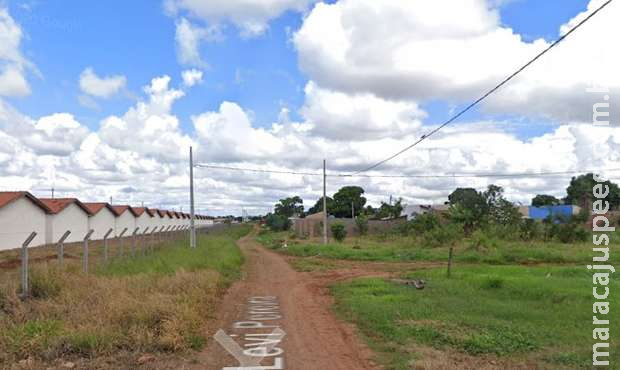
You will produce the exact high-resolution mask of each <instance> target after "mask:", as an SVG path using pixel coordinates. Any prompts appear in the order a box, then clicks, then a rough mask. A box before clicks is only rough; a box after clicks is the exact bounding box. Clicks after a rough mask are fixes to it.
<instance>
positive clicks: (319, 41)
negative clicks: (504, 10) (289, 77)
mask: <svg viewBox="0 0 620 370" xmlns="http://www.w3.org/2000/svg"><path fill="white" fill-rule="evenodd" d="M600 3H602V1H600V0H593V1H592V2H591V4H590V7H589V8H590V10H592V9H593V6H594V5H596V4H600ZM448 8H449V9H450V11H445V10H446V9H448ZM619 16H620V6H619V5H618V4H612V5H610V6H609V7H608V8H607V9H605V11H603V12H602V13H601V14H599V15H597V17H595V18H594V19H592V21H591V22H590V23H588V24H587V25H586V26H584V27H583V29H580V30H579V32H577V33H575V34H574V36H571V38H569V39H567V40H566V41H565V42H564V43H562V44H561V45H560V46H559V47H558V48H557V49H555V50H553V51H552V52H551V53H549V54H548V55H546V56H545V57H544V58H542V59H541V60H540V61H539V62H538V63H536V64H535V65H534V66H533V67H532V68H530V69H528V70H526V72H524V73H523V74H522V76H520V77H519V78H517V79H516V80H515V81H513V82H511V83H510V84H509V85H508V86H506V87H505V88H504V89H503V90H502V91H501V92H500V94H498V95H496V96H495V97H494V98H493V99H490V100H489V102H488V104H487V105H486V107H487V109H489V110H491V111H493V112H498V113H506V112H508V113H516V114H527V115H532V116H543V117H549V118H554V119H561V120H569V119H570V120H581V121H585V116H587V115H588V112H589V111H590V110H591V103H592V99H593V98H591V97H588V96H587V95H586V94H585V92H584V91H585V88H586V86H588V85H590V84H592V83H598V84H603V83H605V84H608V85H610V86H611V87H612V88H616V87H620V75H618V74H617V73H615V71H614V68H613V66H615V65H618V64H620V51H619V50H618V49H617V48H613V47H611V45H613V44H614V41H613V39H612V37H613V36H612V35H615V34H618V33H619V32H620V24H618V22H616V19H617V18H618V17H619ZM580 18H583V15H580V16H578V18H577V19H580ZM570 23H571V24H574V23H575V20H573V21H571V22H570ZM294 43H295V45H296V48H297V50H298V52H299V62H300V66H301V68H302V69H303V70H304V71H305V72H306V73H307V74H308V75H309V77H310V79H311V80H313V81H315V82H316V83H317V84H318V85H319V86H322V87H324V88H327V89H331V90H337V91H342V92H347V93H350V94H355V93H364V92H368V93H373V94H375V95H377V96H380V97H383V98H386V99H413V100H416V101H426V100H430V99H444V100H450V101H458V102H462V101H471V100H473V99H474V98H476V97H478V96H480V95H481V93H482V92H483V91H485V90H488V89H490V88H491V87H492V86H494V85H495V84H496V83H497V82H499V81H501V80H502V79H503V78H504V77H506V76H507V75H508V74H510V73H511V72H513V71H514V70H516V68H517V67H519V66H521V65H522V64H524V63H525V62H526V61H527V60H529V59H530V58H532V57H533V56H534V55H536V54H537V53H538V52H540V51H542V50H543V49H544V48H545V47H547V46H548V45H549V44H548V43H547V42H546V41H545V40H542V39H539V40H536V41H534V42H525V41H523V39H522V38H521V36H520V35H519V34H516V33H515V32H514V31H513V30H512V29H510V28H507V27H506V26H503V25H502V23H501V20H500V17H499V14H498V11H497V9H496V8H493V7H491V6H490V5H489V3H487V1H485V0H465V1H459V2H454V1H449V0H438V1H432V2H431V1H424V0H413V1H409V0H385V1H381V2H377V1H373V0H340V1H338V2H336V3H333V4H326V3H320V4H317V6H315V7H314V9H313V10H312V11H311V12H310V14H309V15H308V16H307V17H306V18H305V20H304V23H303V25H302V27H301V28H300V30H299V31H298V32H297V33H296V34H295V36H294ZM602 61H604V62H602ZM614 99H615V101H616V102H617V101H618V99H619V98H618V97H616V98H614ZM612 105H613V104H612ZM616 105H618V104H616Z"/></svg>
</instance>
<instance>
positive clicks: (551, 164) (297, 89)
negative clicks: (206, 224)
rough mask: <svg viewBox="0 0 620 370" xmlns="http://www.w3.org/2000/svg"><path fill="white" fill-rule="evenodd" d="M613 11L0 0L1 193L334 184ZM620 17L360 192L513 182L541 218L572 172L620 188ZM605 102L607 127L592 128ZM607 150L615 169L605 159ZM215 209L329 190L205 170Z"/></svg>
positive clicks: (480, 5) (263, 1) (435, 191)
mask: <svg viewBox="0 0 620 370" xmlns="http://www.w3.org/2000/svg"><path fill="white" fill-rule="evenodd" d="M603 2H604V1H603V0H590V1H587V0H561V1H560V0H549V1H535V0H459V1H456V0H437V1H433V2H428V1H423V0H385V1H381V2H377V1H373V0H336V1H334V0H331V1H326V2H318V1H314V0H229V1H226V2H225V3H223V2H221V1H216V0H163V1H131V2H125V1H123V2H121V1H116V0H112V1H106V2H99V3H94V2H83V1H77V0H67V1H63V2H52V1H48V2H44V1H35V0H30V1H27V0H0V190H29V191H31V192H32V193H34V194H35V195H39V196H49V195H50V194H51V189H52V188H54V189H55V194H56V196H67V197H78V198H79V199H82V200H84V201H97V200H99V201H102V200H109V199H110V198H112V200H113V202H114V203H116V204H119V203H129V204H142V203H144V204H145V205H146V206H150V207H162V208H173V209H177V210H178V209H182V208H183V209H185V210H188V208H189V205H188V201H189V196H188V184H189V166H188V163H187V161H188V151H189V147H190V146H193V147H194V151H195V157H196V158H195V159H196V161H197V162H198V163H203V164H210V165H221V166H232V167H249V168H261V169H275V170H280V171H301V172H312V173H314V172H319V171H320V170H321V166H322V160H323V158H325V159H326V160H327V167H328V171H329V172H330V173H351V172H355V171H357V170H360V169H363V168H365V167H368V166H369V165H371V164H373V163H376V162H378V161H379V160H381V159H383V158H386V157H388V156H390V155H391V154H393V153H394V152H396V151H398V150H399V149H401V148H403V147H406V146H407V145H409V144H411V143H412V142H414V141H416V140H418V139H419V138H420V137H422V136H423V135H424V134H425V133H427V132H428V131H429V130H432V129H433V128H435V127H437V125H438V124H441V123H442V122H444V121H445V120H446V119H448V118H450V116H451V115H453V114H454V113H455V112H456V111H458V110H459V109H460V108H463V107H464V106H466V105H467V104H468V103H470V102H471V101H473V100H475V99H476V98H478V97H479V96H480V95H481V94H482V93H484V92H485V91H486V90H488V89H490V88H491V87H493V86H494V85H495V84H496V83H497V82H499V81H501V80H502V79H503V78H504V77H506V76H507V75H509V74H510V73H512V72H513V71H514V70H516V69H517V68H518V67H520V66H521V65H522V64H524V63H525V62H526V61H527V60H529V59H530V58H532V57H533V56H534V55H536V54H537V53H538V52H540V51H542V50H543V49H544V48H546V47H548V46H549V44H550V43H551V42H553V41H554V40H555V39H556V38H558V37H559V36H560V35H562V34H563V33H565V32H566V31H567V30H568V29H570V27H572V26H573V25H575V24H576V23H577V22H579V21H580V20H581V19H583V18H584V17H585V16H587V15H588V14H589V12H592V11H593V10H594V9H596V8H597V7H599V6H600V5H602V4H603ZM618 16H620V5H618V4H617V3H616V2H614V3H612V4H610V5H609V6H608V7H607V8H606V9H605V10H604V11H603V12H601V13H600V14H598V15H597V16H596V17H594V18H593V19H592V20H591V21H590V22H588V23H587V24H586V25H585V26H584V27H583V28H581V29H580V30H579V31H578V32H576V33H575V34H573V35H571V37H570V38H568V39H566V40H565V41H564V42H562V43H561V44H560V45H559V46H558V47H557V48H555V49H554V50H552V52H550V53H549V54H548V55H546V56H545V57H543V58H542V59H540V60H539V61H538V62H537V63H536V64H535V65H533V66H532V67H531V68H529V69H527V70H526V71H524V72H523V73H522V74H521V75H519V76H518V77H517V78H516V79H514V80H513V81H511V82H510V83H509V84H508V85H506V86H505V87H504V88H502V89H501V90H500V91H499V92H498V93H497V94H494V95H492V96H491V97H490V98H489V99H487V100H485V101H484V102H483V104H482V105H480V106H479V107H477V108H475V109H473V110H472V111H470V112H468V113H467V114H466V115H464V116H463V117H461V118H460V119H459V120H458V121H456V122H455V123H454V124H452V125H450V126H448V127H446V128H445V129H443V130H441V131H440V132H438V133H437V134H436V135H434V136H432V137H431V138H429V139H427V140H426V141H424V142H423V143H422V144H421V145H419V146H417V147H415V148H414V149H412V150H410V151H408V152H406V153H405V154H403V155H402V156H399V157H398V158H396V159H394V160H393V161H390V162H388V163H386V164H385V165H382V166H380V167H378V168H377V169H375V170H373V171H372V172H370V173H369V174H370V175H402V174H407V175H411V174H415V175H439V176H440V177H437V178H408V179H407V178H403V179H394V178H380V177H376V178H337V177H330V178H329V182H328V193H330V194H333V193H334V192H335V191H337V190H338V188H340V187H341V186H345V185H360V186H362V187H364V189H366V195H367V197H368V199H369V201H370V202H371V203H372V204H374V205H377V204H379V203H380V202H381V201H387V200H388V199H389V197H390V196H393V197H396V198H397V197H402V198H403V199H404V200H405V202H406V203H409V204H414V203H422V204H430V203H442V202H443V201H445V199H446V198H447V196H448V194H449V193H450V192H451V191H452V190H454V189H455V188H456V187H475V188H478V189H483V188H484V187H486V186H487V185H489V184H491V183H496V184H499V185H501V186H503V187H504V189H505V191H506V195H507V197H508V198H509V199H511V200H513V201H515V202H518V203H522V204H528V203H529V200H530V199H531V198H532V197H533V196H534V195H536V194H541V193H545V194H552V195H555V196H563V195H564V193H565V189H566V186H567V184H568V182H569V181H570V177H571V175H566V176H554V177H544V178H540V177H538V178H512V179H506V178H463V177H456V178H446V177H442V176H445V175H450V174H463V173H502V174H505V173H523V172H528V173H529V172H549V171H554V172H555V171H566V172H570V171H574V172H581V171H585V170H589V169H593V170H597V172H600V173H603V174H605V175H607V176H609V177H611V178H614V176H616V177H618V178H619V179H620V171H617V172H614V171H607V169H613V168H620V162H619V157H620V130H619V129H618V126H617V125H615V124H614V123H615V122H617V119H616V118H615V117H616V116H617V114H620V111H618V109H617V107H618V106H620V105H619V104H618V102H619V100H620V95H616V94H614V91H615V90H616V88H617V87H619V86H620V75H619V74H618V73H617V72H615V70H614V69H612V66H617V65H618V64H619V62H620V50H619V49H618V48H617V47H614V45H617V40H615V39H614V36H615V35H618V34H620V32H619V31H620V29H619V28H620V25H618V24H617V22H615V20H616V19H618ZM595 85H596V86H599V85H600V86H607V87H609V89H610V93H609V94H608V95H609V97H608V98H609V100H608V101H609V103H610V105H611V108H610V111H611V126H610V127H594V126H593V125H592V106H593V104H595V103H597V102H603V100H602V99H603V98H604V97H603V94H592V93H586V88H587V87H589V86H595ZM595 143H600V147H601V148H602V149H604V150H606V154H607V155H606V156H603V157H597V156H595V155H594V154H593V150H592V146H593V144H595ZM195 181H196V192H197V195H196V198H197V209H198V210H199V211H200V212H202V213H207V214H212V215H220V214H229V213H232V214H240V213H241V209H242V208H243V209H246V210H248V211H249V213H250V214H260V213H264V212H266V211H268V210H269V209H270V208H271V207H272V206H273V204H274V203H275V202H277V200H278V199H281V198H283V197H287V196H292V195H300V196H301V197H302V198H303V199H304V201H305V202H304V205H305V206H306V208H310V207H311V206H312V205H313V204H314V203H315V202H316V200H317V199H318V198H319V197H320V196H321V192H322V183H321V178H320V176H299V175H283V174H266V173H248V172H239V171H229V170H228V171H227V170H221V169H211V168H196V170H195Z"/></svg>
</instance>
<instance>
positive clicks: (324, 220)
mask: <svg viewBox="0 0 620 370" xmlns="http://www.w3.org/2000/svg"><path fill="white" fill-rule="evenodd" d="M326 182H327V175H326V174H325V159H323V244H327V184H326Z"/></svg>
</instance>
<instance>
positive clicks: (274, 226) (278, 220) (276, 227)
mask: <svg viewBox="0 0 620 370" xmlns="http://www.w3.org/2000/svg"><path fill="white" fill-rule="evenodd" d="M266 223H267V226H269V228H270V229H271V230H273V231H286V230H288V229H289V228H290V227H291V221H290V220H289V219H288V218H286V217H284V216H280V215H274V214H271V215H269V216H267V220H266Z"/></svg>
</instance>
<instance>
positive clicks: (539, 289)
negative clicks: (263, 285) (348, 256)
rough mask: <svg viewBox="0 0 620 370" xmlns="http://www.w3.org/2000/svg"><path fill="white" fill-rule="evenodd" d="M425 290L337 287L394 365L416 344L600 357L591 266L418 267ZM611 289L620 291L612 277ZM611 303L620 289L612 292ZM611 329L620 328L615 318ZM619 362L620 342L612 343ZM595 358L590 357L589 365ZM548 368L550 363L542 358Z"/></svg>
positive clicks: (405, 360)
mask: <svg viewBox="0 0 620 370" xmlns="http://www.w3.org/2000/svg"><path fill="white" fill-rule="evenodd" d="M408 277H410V278H422V279H425V280H426V281H427V286H426V288H425V289H424V290H416V289H413V288H410V287H408V286H406V285H402V284H397V283H394V282H391V281H386V280H381V279H361V280H356V281H352V282H346V283H342V284H338V285H335V286H333V287H332V291H333V294H334V295H335V297H336V300H337V302H338V303H337V306H336V310H337V312H338V313H339V314H340V315H341V317H343V318H346V319H347V320H350V321H352V322H354V323H355V324H356V325H357V326H358V327H359V328H360V330H361V331H362V333H364V335H365V336H366V337H367V338H368V339H369V342H370V344H371V346H372V347H373V348H374V349H375V350H377V352H378V353H380V354H381V361H382V362H383V363H385V364H386V365H387V368H388V369H410V368H412V367H411V364H412V363H414V362H415V360H417V359H419V355H420V353H421V351H412V350H411V349H412V348H416V346H418V347H420V346H427V347H431V348H434V349H439V350H443V351H456V352H460V353H464V354H466V355H471V356H492V357H497V358H499V359H500V361H501V360H502V359H504V360H505V359H509V361H510V362H514V363H536V364H539V365H544V364H547V367H551V368H561V369H568V368H589V367H591V364H592V353H591V350H592V344H593V340H592V328H593V327H592V303H593V297H592V275H591V273H590V272H589V271H588V270H587V269H585V267H522V266H476V267H462V268H459V269H458V270H457V271H456V272H455V273H454V274H453V276H452V278H451V279H447V278H446V274H445V270H444V269H434V270H424V271H419V272H415V273H411V275H410V276H408ZM610 290H611V291H620V283H619V282H618V281H612V282H611V284H610ZM610 298H611V301H610V305H611V307H618V306H619V305H620V296H618V295H615V296H614V295H613V294H612V295H610ZM610 331H611V332H612V333H613V332H618V331H620V321H618V320H615V321H614V320H612V322H611V328H610ZM610 352H611V353H612V358H611V361H612V363H618V362H620V345H619V343H618V342H615V343H613V344H612V348H611V351H610ZM588 364H589V365H588ZM540 367H541V368H544V367H545V366H540Z"/></svg>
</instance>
